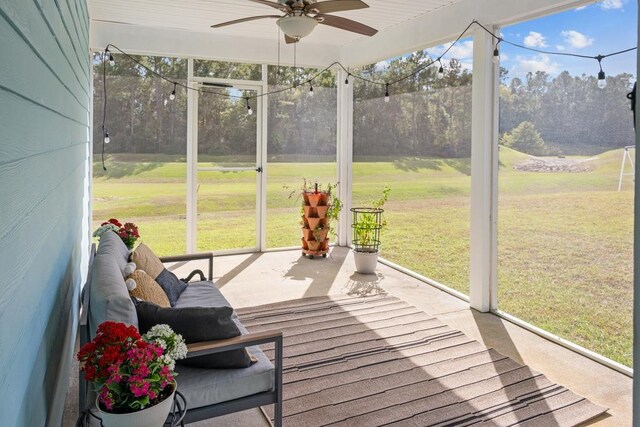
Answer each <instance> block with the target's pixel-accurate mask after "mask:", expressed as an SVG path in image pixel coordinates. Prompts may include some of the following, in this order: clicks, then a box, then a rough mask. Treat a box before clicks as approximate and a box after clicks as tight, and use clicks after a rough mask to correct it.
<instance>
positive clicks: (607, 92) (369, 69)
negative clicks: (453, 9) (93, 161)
mask: <svg viewBox="0 0 640 427" xmlns="http://www.w3.org/2000/svg"><path fill="white" fill-rule="evenodd" d="M135 58H136V59H137V60H138V61H140V62H141V63H142V64H144V65H145V66H146V67H148V68H149V69H151V70H154V71H156V72H158V73H159V74H161V75H163V76H166V77H168V78H169V79H171V80H172V81H177V82H180V83H182V84H186V82H187V61H186V60H184V59H176V58H163V57H148V56H141V57H135ZM432 60H433V58H432V57H430V56H429V55H428V54H427V53H426V52H425V51H419V52H416V53H414V54H411V55H406V56H404V57H400V58H396V59H393V60H391V61H389V62H388V63H387V64H386V66H385V67H380V66H378V65H370V66H366V67H363V68H361V69H360V70H357V71H355V72H357V73H359V74H361V75H362V76H364V77H366V78H368V79H370V80H374V81H378V82H387V81H395V80H397V79H398V78H401V77H404V76H410V77H408V78H406V79H403V80H402V81H400V82H398V83H396V84H393V85H391V86H390V87H389V92H390V100H389V102H385V101H384V95H385V87H384V85H379V84H371V83H368V82H363V81H361V80H353V78H352V79H351V81H350V84H353V85H354V113H353V135H354V154H355V155H356V156H393V157H397V156H424V157H442V158H465V157H469V156H470V153H471V84H472V74H471V72H470V71H469V70H468V69H467V68H466V67H464V66H463V64H462V63H461V62H460V61H458V60H455V59H453V60H450V61H448V62H447V63H445V64H444V67H443V68H444V73H443V75H442V76H441V78H439V76H438V68H439V67H438V65H435V66H430V67H427V68H425V69H424V70H422V71H421V72H419V73H413V72H414V71H415V70H416V69H417V68H418V67H421V66H423V65H425V64H427V63H429V62H431V61H432ZM103 71H106V88H107V94H108V98H107V101H108V102H107V110H106V111H107V114H106V127H107V129H108V131H109V135H110V139H111V141H112V142H111V144H109V146H108V147H107V149H106V151H107V154H109V153H138V154H169V155H179V156H185V155H186V137H187V94H186V90H185V89H184V88H183V87H180V86H177V87H176V88H175V90H176V97H175V99H173V100H171V98H170V95H171V92H172V91H173V89H174V87H173V85H172V84H171V83H169V82H166V81H163V80H162V79H160V78H158V77H156V76H154V75H153V73H150V72H149V71H148V70H146V69H145V68H144V67H142V66H140V65H139V64H136V63H135V62H134V61H131V60H129V59H127V58H126V57H124V56H122V55H116V63H115V64H114V65H108V64H106V66H105V65H104V64H103V62H102V61H101V60H100V55H99V54H96V56H95V57H94V75H95V80H94V150H95V151H96V152H99V150H100V149H101V144H102V129H101V125H102V119H103V113H104V105H103V102H104V86H103V84H104V82H103ZM355 72H354V73H355ZM316 73H318V70H316V69H301V68H298V69H295V68H293V67H277V66H269V67H268V76H267V78H268V84H269V85H268V88H269V91H275V90H280V89H284V88H286V87H287V86H291V85H298V86H297V87H296V88H295V89H290V90H284V91H282V92H279V93H277V94H272V95H269V96H268V101H267V102H268V112H269V114H268V123H267V126H268V138H267V144H268V148H267V149H268V153H269V156H271V157H272V158H273V157H275V158H281V159H283V160H286V159H287V158H291V159H294V158H296V159H298V160H299V159H310V160H311V159H313V156H329V157H331V156H335V153H336V138H337V120H336V115H337V90H336V85H337V84H344V82H337V81H336V73H335V72H333V71H327V72H325V73H323V74H321V75H319V76H318V78H317V79H316V80H314V82H313V95H311V93H310V85H308V84H306V83H304V82H306V80H307V79H308V78H309V77H310V76H313V75H315V74H316ZM412 73H413V74H412ZM195 74H196V76H202V77H228V78H234V79H250V80H260V79H261V68H260V66H256V65H251V64H230V63H224V62H215V61H195ZM596 82H597V80H596V78H595V76H588V75H582V76H571V75H570V74H569V73H568V72H567V71H564V72H562V73H560V74H558V75H557V76H551V75H549V74H547V73H545V72H536V73H529V74H528V75H527V76H526V77H525V78H523V79H521V78H518V77H513V78H509V76H508V73H507V71H506V70H504V69H502V70H501V84H500V132H501V141H502V142H503V143H508V144H511V145H513V146H514V147H515V146H518V145H517V143H514V138H520V135H525V134H526V135H531V134H533V135H535V134H536V133H537V134H538V135H539V137H540V139H537V138H536V141H535V147H533V148H530V149H529V151H530V152H531V154H595V153H598V152H602V151H605V150H608V149H612V148H617V147H622V146H625V145H629V144H631V143H632V141H633V127H632V119H631V112H630V109H629V102H628V100H627V99H626V94H627V93H628V92H629V91H630V90H631V87H632V84H633V83H632V82H633V76H632V75H631V74H627V73H623V74H619V75H616V76H609V77H607V83H608V84H607V87H606V88H605V89H598V88H597V85H596ZM202 90H203V91H204V92H211V93H201V94H200V95H199V102H198V108H199V114H198V116H199V123H198V151H199V154H200V155H203V156H206V155H211V156H230V157H238V158H240V157H243V156H244V157H246V156H252V155H253V153H254V152H255V138H256V115H255V114H253V115H249V114H247V104H246V100H245V99H244V98H243V97H245V96H253V95H255V92H247V91H241V90H238V89H222V88H216V87H205V88H203V89H202ZM220 92H225V93H229V94H232V95H235V96H239V97H240V98H238V99H234V98H228V97H224V96H220V95H219V94H216V93H220ZM257 102H260V101H259V100H258V99H253V98H252V99H250V100H249V105H251V107H252V110H253V111H257V108H258V106H257ZM523 123H526V126H524V125H523V126H524V127H525V128H526V129H525V130H526V132H523V131H522V129H520V130H518V131H517V132H515V133H514V130H516V129H517V128H518V126H521V125H522V124H523ZM514 135H515V136H514ZM518 147H520V148H521V149H524V150H525V151H526V150H527V146H526V144H525V145H522V144H520V145H519V146H518Z"/></svg>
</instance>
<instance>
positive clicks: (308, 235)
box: [302, 228, 313, 240]
mask: <svg viewBox="0 0 640 427" xmlns="http://www.w3.org/2000/svg"><path fill="white" fill-rule="evenodd" d="M302 237H303V238H304V239H305V240H312V239H313V230H312V229H310V228H302Z"/></svg>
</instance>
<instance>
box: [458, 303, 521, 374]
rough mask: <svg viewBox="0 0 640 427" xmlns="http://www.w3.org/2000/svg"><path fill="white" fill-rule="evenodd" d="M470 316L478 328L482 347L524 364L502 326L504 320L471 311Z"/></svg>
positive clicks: (507, 332) (492, 315)
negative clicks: (494, 350) (493, 349)
mask: <svg viewBox="0 0 640 427" xmlns="http://www.w3.org/2000/svg"><path fill="white" fill-rule="evenodd" d="M471 314H472V315H473V320H474V322H475V323H476V326H477V327H478V331H479V332H480V336H482V342H483V343H484V345H486V346H487V347H492V348H495V349H496V350H498V351H499V352H500V353H502V354H504V355H505V356H509V357H510V358H512V359H513V360H515V361H517V362H518V363H521V364H523V365H524V364H525V363H524V361H523V359H522V356H521V355H520V352H519V351H518V348H517V347H516V345H515V344H514V343H513V340H512V339H511V336H510V335H509V331H507V329H506V328H505V326H504V324H503V322H505V321H504V320H502V319H500V318H499V317H498V316H496V315H495V314H493V313H481V312H479V311H476V310H473V309H471Z"/></svg>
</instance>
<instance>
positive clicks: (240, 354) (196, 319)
mask: <svg viewBox="0 0 640 427" xmlns="http://www.w3.org/2000/svg"><path fill="white" fill-rule="evenodd" d="M136 311H137V314H138V324H139V330H140V333H141V334H144V333H146V332H147V331H148V330H149V329H151V328H152V327H153V326H154V325H158V324H167V325H169V326H170V327H171V329H173V330H174V331H175V332H176V333H178V334H180V335H182V337H183V338H184V340H185V342H186V343H187V344H192V343H197V342H202V341H215V340H222V339H225V338H233V337H237V336H239V335H240V334H241V331H240V328H239V327H238V325H237V324H236V323H235V322H234V319H232V318H231V315H232V313H233V310H232V309H231V307H182V308H163V307H159V306H157V305H155V304H152V303H148V302H145V301H139V302H138V303H137V304H136ZM178 363H180V364H183V365H189V366H195V367H199V368H246V367H248V366H250V365H251V363H252V360H251V356H250V355H249V354H248V353H247V351H246V349H238V350H229V351H225V352H222V353H213V354H208V355H205V356H198V357H192V358H188V359H184V360H180V361H178Z"/></svg>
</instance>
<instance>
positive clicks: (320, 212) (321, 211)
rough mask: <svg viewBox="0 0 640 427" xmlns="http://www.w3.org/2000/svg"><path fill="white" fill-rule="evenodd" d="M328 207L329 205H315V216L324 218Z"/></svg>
mask: <svg viewBox="0 0 640 427" xmlns="http://www.w3.org/2000/svg"><path fill="white" fill-rule="evenodd" d="M328 209H329V206H317V207H316V212H317V217H318V218H326V217H327V210H328Z"/></svg>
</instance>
